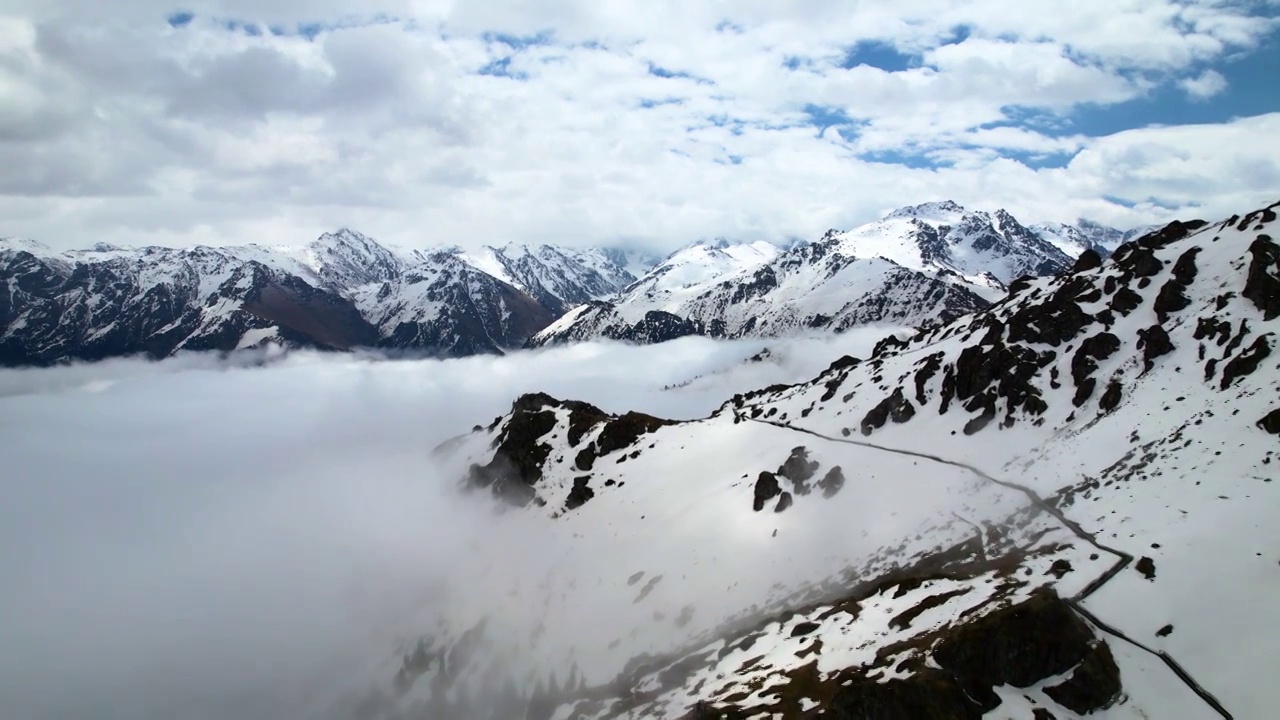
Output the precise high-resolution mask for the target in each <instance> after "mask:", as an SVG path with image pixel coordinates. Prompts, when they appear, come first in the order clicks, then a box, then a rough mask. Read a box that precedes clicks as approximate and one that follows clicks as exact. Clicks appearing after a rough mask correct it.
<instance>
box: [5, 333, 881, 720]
mask: <svg viewBox="0 0 1280 720" xmlns="http://www.w3.org/2000/svg"><path fill="white" fill-rule="evenodd" d="M891 331H892V329H890V328H880V329H868V330H860V331H857V332H853V333H849V334H845V335H841V336H837V337H833V338H823V339H799V340H788V341H763V340H753V341H737V342H717V341H711V340H707V339H703V338H687V339H683V340H678V341H675V342H670V343H665V344H662V345H656V346H645V347H635V346H628V345H623V344H613V343H590V344H580V345H573V346H569V347H561V348H552V349H547V350H541V351H534V352H521V353H514V354H511V355H507V356H503V357H475V358H466V359H458V360H387V359H380V358H377V357H373V356H358V355H335V354H319V353H298V352H295V353H287V354H281V353H259V354H242V355H238V356H233V357H230V358H215V357H212V356H208V355H191V356H183V357H178V358H174V359H171V360H167V361H163V362H158V363H154V362H146V361H141V360H117V361H108V362H101V363H94V364H81V365H72V366H66V367H57V368H42V369H7V370H0V457H2V458H3V472H2V473H0V496H2V497H3V502H0V578H2V579H3V586H4V592H3V593H0V648H3V650H2V651H0V716H2V717H6V718H20V719H23V720H26V719H27V718H31V719H33V720H34V719H36V718H39V719H44V718H50V719H52V718H58V719H74V718H95V719H98V718H102V719H107V718H120V719H121V720H124V719H126V718H127V719H129V720H146V719H149V718H156V719H162V718H163V719H165V720H168V719H171V718H192V719H202V718H210V719H212V718H232V717H234V718H238V719H242V720H255V719H257V718H262V719H263V720H266V719H267V718H292V717H298V718H303V717H322V716H325V715H326V714H329V713H330V712H331V709H332V707H334V705H333V703H334V702H335V701H337V699H339V698H340V697H341V696H343V694H349V693H359V692H361V691H362V689H364V688H367V687H368V686H369V685H370V684H372V683H376V682H379V681H385V680H387V679H389V675H390V674H391V673H394V670H395V668H396V667H397V664H398V662H399V652H400V651H402V650H403V648H404V646H405V643H406V642H410V641H411V640H412V638H413V637H414V634H415V632H417V631H418V630H420V628H418V627H416V626H415V623H416V622H417V618H420V617H422V615H423V606H424V604H425V605H429V604H430V603H431V601H432V598H433V597H434V596H436V595H437V594H438V593H439V592H440V591H441V590H442V589H445V588H450V587H452V586H455V585H457V584H458V583H465V582H470V581H471V580H470V579H472V578H474V577H475V575H474V573H475V568H476V567H478V566H485V567H488V566H492V565H493V563H494V561H495V560H498V561H499V562H498V563H497V565H498V566H499V567H500V566H501V564H502V563H504V562H505V563H510V562H520V561H521V558H520V557H519V552H529V553H536V552H537V538H536V537H525V538H523V539H522V545H523V547H521V549H520V550H518V551H516V552H515V553H514V554H513V551H512V548H511V545H510V543H509V542H507V541H506V540H503V541H501V542H496V541H492V538H487V537H486V532H487V530H488V528H489V527H491V522H490V518H491V517H492V512H493V507H492V503H491V501H489V500H488V499H487V498H485V497H482V496H476V495H470V496H468V495H463V494H461V493H459V492H458V483H457V478H453V477H445V476H443V474H442V473H440V472H437V471H436V470H435V468H434V466H433V462H432V456H431V451H432V449H433V448H434V447H436V446H437V445H438V444H439V443H441V442H442V441H444V440H446V439H448V438H450V437H452V436H456V435H457V434H459V433H463V432H467V431H468V430H469V429H470V428H471V427H472V426H473V425H476V424H481V423H483V424H488V423H489V422H490V421H492V419H493V418H494V417H496V416H498V415H500V414H502V413H504V412H506V411H507V410H508V409H509V407H510V404H511V402H512V400H514V399H515V398H516V397H518V396H519V395H520V394H521V393H525V392H534V391H538V392H547V393H550V394H551V395H554V396H557V397H564V398H577V399H582V400H587V401H589V402H592V403H595V404H597V405H599V406H600V407H602V408H604V409H605V410H607V411H611V412H624V411H626V410H640V411H644V412H648V413H652V414H655V415H659V416H664V417H670V418H682V419H683V418H697V417H703V416H706V415H707V414H709V413H710V412H712V411H713V410H714V409H715V408H717V407H718V406H719V405H720V404H721V403H723V402H724V401H725V400H726V399H727V398H728V397H730V396H731V395H732V394H733V393H735V392H740V391H744V390H749V389H752V388H756V387H761V386H764V385H769V384H773V383H778V382H795V381H800V380H804V379H807V378H809V377H811V376H812V375H814V374H816V373H817V372H818V371H820V370H821V369H822V368H824V367H826V366H827V365H829V364H830V363H831V361H833V360H835V359H836V358H838V357H840V356H841V355H844V354H854V355H861V356H864V357H865V356H866V354H867V353H868V352H869V351H870V348H871V347H872V345H873V344H874V343H875V342H876V341H877V340H878V339H880V338H881V337H883V336H884V335H886V334H887V333H889V332H891ZM766 347H768V348H769V349H770V353H769V354H768V356H767V357H766V358H765V359H763V360H759V361H751V360H750V358H752V356H755V355H757V353H759V352H760V351H761V350H763V349H764V348H766ZM499 552H501V554H502V557H500V558H497V557H496V555H497V553H499ZM477 555H479V557H477ZM486 555H489V557H486ZM723 571H724V572H726V573H732V572H734V571H735V570H734V568H731V567H726V568H723ZM589 601H590V598H589V597H585V598H584V599H583V602H589ZM494 602H495V607H494V608H493V611H494V612H501V611H502V608H501V607H500V603H501V602H505V600H504V599H501V598H495V599H494Z"/></svg>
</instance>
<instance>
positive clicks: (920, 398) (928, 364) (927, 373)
mask: <svg viewBox="0 0 1280 720" xmlns="http://www.w3.org/2000/svg"><path fill="white" fill-rule="evenodd" d="M945 357H946V354H945V353H942V352H936V353H933V354H932V355H930V356H929V357H927V358H925V359H924V362H923V363H922V364H921V365H920V369H919V370H917V371H916V378H915V379H916V402H918V403H920V404H921V405H924V403H925V396H924V386H925V384H926V383H928V382H929V380H930V379H931V378H932V377H933V376H934V375H936V374H938V370H939V368H941V367H942V360H943V358H945Z"/></svg>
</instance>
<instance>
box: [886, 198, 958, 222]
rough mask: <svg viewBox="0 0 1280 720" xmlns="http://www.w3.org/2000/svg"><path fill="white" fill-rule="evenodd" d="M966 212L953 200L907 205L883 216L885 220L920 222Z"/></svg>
mask: <svg viewBox="0 0 1280 720" xmlns="http://www.w3.org/2000/svg"><path fill="white" fill-rule="evenodd" d="M967 212H968V211H967V210H965V209H964V207H963V206H962V205H960V204H959V203H957V202H955V201H954V200H937V201H933V202H926V203H920V204H919V205H908V206H906V207H902V208H898V209H897V210H894V211H893V212H891V213H889V214H888V215H886V216H885V219H886V220H888V219H891V218H908V219H909V218H917V219H922V220H930V219H940V218H946V217H948V216H955V215H963V214H965V213H967Z"/></svg>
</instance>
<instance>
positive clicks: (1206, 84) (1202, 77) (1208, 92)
mask: <svg viewBox="0 0 1280 720" xmlns="http://www.w3.org/2000/svg"><path fill="white" fill-rule="evenodd" d="M1178 87H1180V88H1182V89H1183V90H1185V91H1186V93H1187V94H1188V95H1190V96H1191V97H1192V98H1195V99H1196V100H1208V99H1209V98H1211V97H1213V96H1214V95H1217V94H1219V93H1221V92H1222V91H1223V90H1226V89H1227V79H1226V78H1225V77H1223V75H1222V73H1220V72H1218V71H1217V70H1205V71H1204V72H1202V73H1200V74H1199V75H1198V76H1196V77H1190V78H1185V79H1183V80H1179V81H1178Z"/></svg>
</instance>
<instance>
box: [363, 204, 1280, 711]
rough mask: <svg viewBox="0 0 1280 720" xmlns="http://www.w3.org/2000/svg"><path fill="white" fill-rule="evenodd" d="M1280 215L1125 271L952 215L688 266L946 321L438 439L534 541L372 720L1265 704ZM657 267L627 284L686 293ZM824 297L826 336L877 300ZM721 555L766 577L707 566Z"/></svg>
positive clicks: (541, 403)
mask: <svg viewBox="0 0 1280 720" xmlns="http://www.w3.org/2000/svg"><path fill="white" fill-rule="evenodd" d="M1277 209H1280V203H1277V204H1275V205H1272V206H1270V207H1268V208H1264V209H1259V210H1255V211H1253V212H1249V213H1247V214H1244V215H1239V216H1233V217H1231V218H1228V219H1226V220H1222V221H1219V222H1214V223H1211V224H1210V223H1206V222H1203V221H1190V222H1175V223H1173V224H1171V225H1168V226H1167V227H1164V228H1161V229H1159V230H1157V231H1155V232H1152V233H1149V234H1146V235H1144V236H1142V237H1140V238H1137V239H1135V240H1133V241H1130V242H1127V243H1125V244H1123V245H1120V246H1119V247H1118V248H1116V249H1115V251H1114V253H1113V254H1112V255H1111V256H1110V257H1109V258H1105V259H1104V258H1103V257H1101V255H1100V253H1098V252H1097V251H1096V250H1094V249H1092V248H1086V249H1084V250H1083V251H1082V253H1081V254H1080V256H1079V257H1078V258H1077V259H1075V260H1074V261H1068V259H1067V258H1066V257H1065V255H1064V253H1063V252H1061V251H1060V250H1058V249H1056V248H1053V247H1048V248H1046V247H1045V242H1043V241H1041V240H1038V239H1037V238H1036V237H1035V236H1034V235H1032V234H1030V233H1028V232H1026V231H1025V229H1024V228H1022V226H1020V225H1017V224H1016V223H1015V222H1014V221H1013V220H1012V219H1011V218H1008V217H1007V216H1003V215H1001V214H999V213H997V214H995V215H991V216H983V215H981V214H977V213H965V212H963V211H962V210H960V209H958V208H956V207H954V206H951V205H946V204H942V205H935V206H921V207H919V208H914V209H911V210H910V211H907V212H899V213H894V214H893V215H891V216H889V217H888V218H886V219H885V220H883V221H881V222H880V223H877V224H874V225H873V226H869V227H868V228H864V229H860V230H855V231H852V232H850V233H833V234H830V235H829V236H828V237H827V238H825V239H824V240H823V241H821V242H819V243H814V244H812V245H808V246H805V247H802V248H797V249H796V250H792V251H787V252H781V253H776V254H774V256H772V257H771V256H770V253H771V252H772V251H771V250H770V249H768V248H762V247H754V248H752V247H746V248H736V249H735V248H718V247H708V246H697V247H694V248H688V249H686V251H684V252H683V253H678V254H677V256H676V258H679V257H697V258H701V262H702V263H703V264H704V265H709V264H712V263H722V264H725V265H733V264H738V265H741V266H742V267H744V270H743V272H744V273H746V274H748V275H749V276H750V277H752V278H755V279H756V281H757V285H755V286H754V287H757V288H758V290H757V291H755V292H754V294H752V293H750V292H747V291H743V292H744V294H745V296H744V297H742V298H741V299H739V300H738V301H737V302H736V303H734V302H733V298H734V297H737V295H735V291H734V290H732V289H731V288H725V289H724V292H727V295H725V296H724V297H722V298H721V299H722V300H723V302H725V303H727V304H729V305H735V304H736V305H748V304H750V303H753V302H757V301H759V303H760V304H759V305H758V308H759V310H758V312H756V313H742V314H740V315H733V316H730V317H726V318H725V328H724V330H723V334H726V335H733V334H735V333H740V332H741V331H742V327H743V324H745V323H746V321H747V320H746V319H747V318H749V317H753V316H759V317H760V319H759V320H757V323H775V324H773V325H771V327H778V328H780V327H782V325H783V324H784V323H785V322H792V321H801V322H803V320H804V319H803V318H796V317H791V318H790V319H789V320H788V319H784V318H783V317H782V316H781V315H777V316H772V317H769V316H767V315H766V314H765V309H766V308H768V307H772V306H775V305H777V306H782V305H783V304H784V303H783V301H782V300H781V298H784V297H787V295H786V293H787V292H795V290H794V288H796V287H798V286H799V283H800V280H799V279H798V278H800V277H803V278H804V281H805V282H810V283H815V284H816V285H818V286H820V285H821V281H822V280H823V279H829V280H830V281H831V282H832V283H834V284H835V286H838V287H842V288H848V287H851V286H853V285H854V284H855V283H860V282H866V283H867V284H866V285H862V286H861V287H868V288H870V287H873V285H872V284H871V283H873V282H881V281H883V282H885V283H887V284H883V285H880V286H875V287H879V288H881V289H880V290H877V291H876V292H884V291H885V290H884V289H885V288H892V291H891V297H892V298H894V301H893V302H890V301H889V300H885V302H884V303H883V304H882V305H880V307H883V308H885V309H886V310H888V308H889V307H890V306H891V305H892V306H896V305H897V304H898V301H899V300H900V301H902V302H907V301H911V302H913V303H914V304H912V305H910V306H909V307H908V308H907V309H905V310H897V309H895V310H893V312H894V313H900V314H899V315H897V316H896V317H897V319H900V320H909V319H926V318H927V319H932V318H933V317H935V315H929V314H926V309H927V310H928V311H929V312H931V313H941V314H944V315H947V316H949V317H950V319H949V321H947V322H942V323H933V324H930V325H927V326H925V327H923V328H922V329H919V330H918V331H914V332H908V333H903V334H900V335H896V336H893V337H890V338H888V339H886V340H885V341H883V342H881V343H880V344H879V345H877V347H876V348H875V351H874V352H873V353H871V354H870V355H869V356H868V357H862V358H857V357H842V358H840V359H837V360H835V361H834V362H833V363H831V365H830V367H829V368H828V369H827V370H826V371H824V372H822V373H821V374H819V375H818V376H817V377H815V378H813V379H811V380H809V381H807V382H804V383H801V384H798V385H789V386H773V387H768V388H763V389H760V390H756V391H753V392H748V393H742V394H739V395H736V396H734V397H732V398H730V399H727V401H726V402H725V403H724V405H723V406H722V407H721V408H720V409H719V410H718V411H716V412H714V413H713V414H712V415H710V416H709V417H707V418H705V419H702V420H697V421H685V422H673V421H668V420H664V419H661V418H657V417H651V416H648V415H644V414H639V413H634V412H632V413H624V414H611V413H607V412H605V411H603V410H601V409H599V408H597V407H594V406H591V405H588V404H585V403H581V402H575V401H572V400H566V399H559V398H553V397H550V396H548V395H544V394H531V395H525V396H522V397H520V398H519V399H517V400H516V401H515V402H514V403H513V405H512V407H511V411H510V412H509V413H508V414H506V415H503V416H501V417H498V418H496V419H494V420H493V421H492V422H491V423H489V424H487V425H485V426H477V427H476V428H475V430H474V431H473V432H471V433H469V434H467V435H464V436H461V437H459V438H457V439H455V440H453V441H451V442H449V443H447V444H446V445H445V446H442V447H441V448H439V449H438V450H437V454H438V455H439V456H440V457H441V458H443V459H444V461H445V462H447V463H449V464H450V466H451V467H452V468H453V469H454V472H455V473H456V475H457V477H459V478H460V479H461V480H460V482H461V483H462V485H463V486H464V487H465V488H467V489H468V490H469V491H471V492H474V493H484V494H490V495H492V496H493V500H492V502H493V503H494V507H495V508H496V509H500V510H501V512H499V513H498V514H496V515H495V517H494V518H493V528H492V531H493V532H494V533H505V532H509V533H513V535H512V537H527V538H535V537H536V538H537V543H538V544H537V547H539V548H540V551H539V553H538V554H537V556H536V557H534V558H531V559H529V560H528V561H527V562H524V563H522V564H521V565H520V566H519V567H516V568H513V569H511V570H509V571H507V572H504V573H502V574H501V575H500V576H496V577H495V576H485V578H486V579H485V581H484V582H483V583H480V584H479V585H478V586H475V585H469V586H468V587H465V588H464V587H459V588H453V589H451V590H450V591H448V592H445V593H444V597H443V598H442V601H441V605H440V606H439V611H438V614H437V615H436V616H434V618H433V619H432V620H430V621H429V622H427V623H426V624H425V625H424V628H423V630H424V633H423V636H422V639H421V641H420V642H418V643H417V645H416V646H413V647H408V648H406V649H405V652H404V657H403V663H402V666H401V668H400V669H399V672H398V673H397V674H396V676H395V678H394V681H393V682H389V687H388V688H387V690H386V691H385V692H384V693H383V694H382V695H381V696H379V697H378V698H377V699H376V701H374V700H370V701H369V702H368V703H366V704H365V705H363V706H362V709H363V714H364V716H366V717H406V716H415V717H418V716H421V717H459V718H462V717H466V718H486V717H488V718H495V719H496V718H506V719H509V718H527V719H529V720H533V719H535V718H536V719H538V720H548V719H550V718H555V719H556V720H569V719H571V718H578V719H585V718H593V719H594V718H601V719H602V718H807V717H818V716H821V717H832V718H966V719H968V718H972V719H975V720H976V719H978V718H1034V719H1035V720H1044V719H1047V718H1059V719H1065V718H1076V717H1081V716H1085V715H1087V716H1089V717H1103V718H1173V717H1177V718H1217V717H1228V718H1230V717H1238V718H1260V717H1268V716H1269V715H1270V712H1271V711H1272V710H1273V707H1274V705H1273V700H1272V699H1273V690H1272V688H1271V685H1272V682H1271V670H1272V669H1273V668H1275V667H1277V666H1280V646H1278V645H1277V644H1276V643H1275V642H1274V638H1273V637H1272V634H1271V633H1270V632H1266V631H1264V630H1265V629H1267V628H1270V627H1271V624H1272V615H1273V608H1274V607H1275V606H1276V604H1277V601H1280V565H1278V563H1280V556H1278V555H1277V554H1276V549H1277V548H1278V547H1280V525H1277V523H1276V522H1275V518H1276V517H1277V512H1278V511H1280V487H1277V485H1278V483H1276V482H1274V480H1276V478H1278V477H1280V473H1278V472H1277V468H1278V467H1280V400H1278V398H1280V354H1277V353H1276V352H1275V349H1276V346H1277V343H1280V338H1277V331H1280V324H1278V323H1277V320H1278V319H1280V243H1278V242H1277V240H1276V239H1275V238H1276V236H1277V231H1278V230H1280V223H1277V222H1276V212H1277ZM942 227H945V228H947V231H946V232H943V231H941V230H940V228H942ZM897 237H911V238H914V240H915V244H914V245H913V246H911V249H910V251H907V250H903V249H902V248H901V247H899V246H897V245H893V244H892V243H889V242H887V241H886V238H887V239H893V238H897ZM1002 243H1003V244H1002ZM877 248H890V249H889V250H884V254H886V255H892V257H883V256H881V255H878V254H874V253H879V252H880V250H877ZM997 248H999V249H997ZM917 251H918V252H917ZM984 254H985V255H987V256H990V257H985V258H983V259H982V260H981V262H979V260H978V258H980V257H983V256H984ZM992 257H998V259H999V261H998V262H995V261H993V260H992V259H991V258H992ZM667 267H668V268H669V269H667V270H665V271H664V270H663V267H662V266H659V268H657V269H656V270H655V273H654V275H653V276H651V277H652V278H653V279H655V280H656V282H652V283H649V284H646V283H645V282H643V281H642V282H641V283H639V284H637V285H633V286H632V287H631V288H630V289H629V290H628V291H627V297H632V295H631V293H634V292H637V291H638V292H639V293H640V294H641V296H643V295H644V294H645V293H647V292H653V293H654V294H655V297H656V296H657V295H658V294H660V293H662V292H663V291H669V292H670V294H671V297H673V298H674V297H677V295H678V293H677V287H683V286H684V283H686V282H689V283H693V284H696V281H697V279H698V277H699V276H698V274H697V272H695V271H689V274H688V275H687V276H686V277H685V278H681V279H680V282H679V283H678V284H676V285H672V286H664V285H663V283H662V282H661V281H662V279H663V278H664V277H667V276H672V275H674V274H676V273H679V272H684V271H685V269H686V266H683V265H679V264H676V263H672V262H670V261H669V262H668V263H667ZM1059 270H1061V271H1062V272H1060V273H1059V272H1058V271H1059ZM828 273H829V274H828ZM1028 274H1041V275H1045V276H1046V277H1039V278H1021V279H1019V276H1023V275H1028ZM654 276H656V277H654ZM741 287H750V285H749V284H743V285H741ZM1006 287H1007V291H1006V290H1005V288H1006ZM920 290H924V291H925V292H924V293H923V294H920V293H919V292H918V291H920ZM719 292H721V288H720V286H718V285H716V286H713V287H709V288H706V289H705V292H704V291H702V290H699V291H696V292H694V293H691V295H693V296H694V297H691V298H687V299H679V301H680V302H681V303H683V304H682V307H685V308H688V309H689V310H690V312H694V311H697V312H701V308H704V307H710V303H713V302H714V301H713V300H712V299H709V298H708V293H710V294H712V295H716V294H717V293H719ZM898 293H901V294H898ZM814 295H815V296H817V297H825V295H824V294H823V291H822V290H821V288H820V287H818V288H817V289H815V291H814ZM717 297H719V296H718V295H717ZM764 297H771V298H777V300H775V301H773V302H772V303H767V302H765V301H763V300H761V298H764ZM686 300H687V302H686ZM655 302H658V301H657V300H655ZM831 302H832V304H830V305H826V306H815V307H826V308H829V309H830V310H831V313H830V315H831V318H832V319H831V320H830V322H831V323H832V324H833V325H836V326H839V324H840V323H842V322H845V320H844V318H851V317H864V316H865V314H866V313H870V312H871V310H870V309H868V307H867V306H865V305H855V306H853V307H850V306H848V305H842V306H840V307H839V308H836V301H834V300H832V301H831ZM620 306H621V304H618V305H615V306H614V307H615V308H616V307H620ZM592 307H599V306H592ZM978 308H980V309H978ZM969 309H977V311H976V312H971V313H968V314H964V311H965V310H969ZM944 311H945V312H944ZM615 312H620V311H617V310H615ZM707 312H708V314H706V315H698V314H696V312H695V313H694V314H693V315H692V316H685V319H686V320H688V321H690V322H694V323H704V322H710V318H711V317H712V315H711V314H710V310H708V311H707ZM882 312H883V311H882ZM726 537H731V538H732V540H733V542H732V543H726V542H724V539H725V538H726ZM726 552H732V553H734V554H735V558H734V559H739V558H740V554H742V553H747V554H749V555H750V563H751V568H752V571H751V572H747V573H739V574H735V575H733V576H726V575H725V574H724V573H723V572H718V571H717V570H718V568H719V567H720V565H721V563H723V561H725V560H727V559H729V558H728V557H726V556H725V554H724V553H726ZM584 588H590V589H591V597H592V598H593V599H594V600H595V602H594V603H592V604H590V605H588V604H584V603H582V602H578V599H579V598H580V597H581V595H582V592H583V589H584ZM469 592H483V593H485V594H486V595H492V596H506V597H510V598H512V599H513V600H512V602H513V604H514V605H515V606H516V610H513V614H514V615H515V616H517V617H494V616H486V615H484V614H483V613H482V612H481V611H480V610H479V609H478V608H479V607H481V604H478V603H474V602H469V601H468V593H469ZM517 618H518V619H517ZM519 628H525V630H523V631H521V630H520V629H519ZM528 628H536V629H535V630H534V631H533V632H532V633H529V632H528V630H527V629H528ZM389 680H390V678H389Z"/></svg>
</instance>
